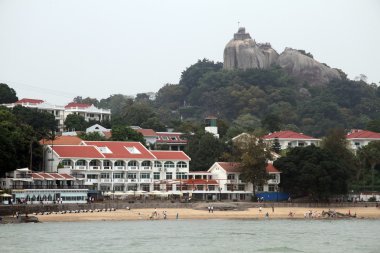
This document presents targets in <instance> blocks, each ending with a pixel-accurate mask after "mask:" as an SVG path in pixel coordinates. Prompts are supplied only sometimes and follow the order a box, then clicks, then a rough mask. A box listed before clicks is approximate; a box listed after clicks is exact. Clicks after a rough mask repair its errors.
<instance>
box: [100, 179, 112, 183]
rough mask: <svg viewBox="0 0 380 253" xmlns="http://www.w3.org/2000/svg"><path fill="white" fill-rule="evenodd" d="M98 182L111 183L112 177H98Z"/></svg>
mask: <svg viewBox="0 0 380 253" xmlns="http://www.w3.org/2000/svg"><path fill="white" fill-rule="evenodd" d="M100 183H112V179H111V178H102V179H100Z"/></svg>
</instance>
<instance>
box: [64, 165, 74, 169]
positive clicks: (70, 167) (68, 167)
mask: <svg viewBox="0 0 380 253" xmlns="http://www.w3.org/2000/svg"><path fill="white" fill-rule="evenodd" d="M63 168H65V169H72V168H73V166H70V165H63Z"/></svg>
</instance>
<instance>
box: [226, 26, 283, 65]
mask: <svg viewBox="0 0 380 253" xmlns="http://www.w3.org/2000/svg"><path fill="white" fill-rule="evenodd" d="M277 57H278V53H277V52H276V51H275V50H274V49H273V48H272V47H271V46H270V44H269V43H266V44H256V42H255V41H254V40H253V39H252V38H251V36H250V35H249V33H246V32H245V28H243V27H241V28H239V31H238V32H237V33H235V34H234V38H233V39H232V40H230V42H228V44H227V45H226V47H225V48H224V56H223V58H224V64H223V68H224V69H256V68H259V69H266V68H268V67H269V66H271V65H272V64H273V63H274V62H275V61H276V60H277Z"/></svg>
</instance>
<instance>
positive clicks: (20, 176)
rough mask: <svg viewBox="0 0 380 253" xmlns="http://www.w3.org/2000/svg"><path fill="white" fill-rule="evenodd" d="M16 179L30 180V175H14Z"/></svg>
mask: <svg viewBox="0 0 380 253" xmlns="http://www.w3.org/2000/svg"><path fill="white" fill-rule="evenodd" d="M16 178H25V179H30V178H32V175H30V174H16Z"/></svg>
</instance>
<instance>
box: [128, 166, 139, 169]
mask: <svg viewBox="0 0 380 253" xmlns="http://www.w3.org/2000/svg"><path fill="white" fill-rule="evenodd" d="M138 169H139V167H138V166H128V170H138Z"/></svg>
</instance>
